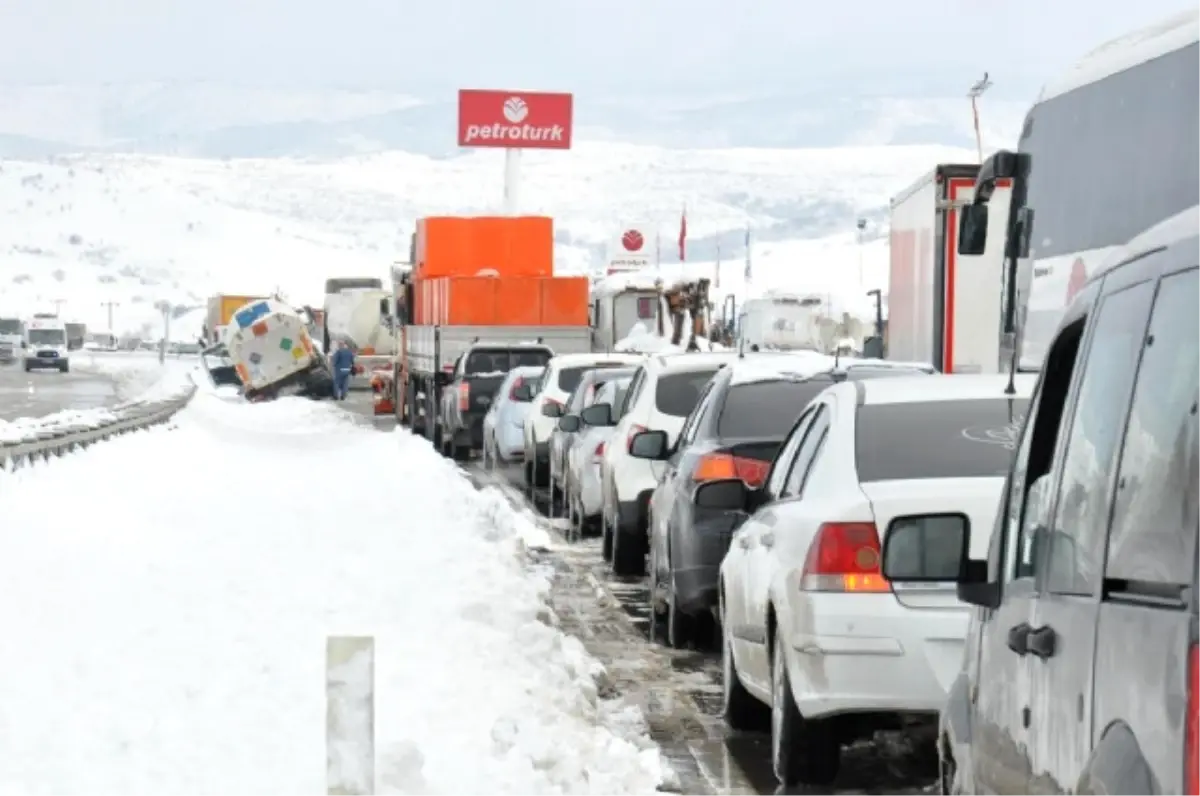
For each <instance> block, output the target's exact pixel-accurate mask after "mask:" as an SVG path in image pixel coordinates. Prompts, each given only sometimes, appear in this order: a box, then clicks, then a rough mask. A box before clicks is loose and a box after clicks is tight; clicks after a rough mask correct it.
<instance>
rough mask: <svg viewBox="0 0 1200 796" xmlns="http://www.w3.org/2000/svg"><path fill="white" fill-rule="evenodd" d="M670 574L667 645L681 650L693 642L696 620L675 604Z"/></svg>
mask: <svg viewBox="0 0 1200 796" xmlns="http://www.w3.org/2000/svg"><path fill="white" fill-rule="evenodd" d="M673 581H674V579H673V578H671V576H670V574H668V575H667V643H668V644H670V645H671V647H672V648H674V649H677V650H681V649H683V648H684V647H686V646H687V645H688V643H689V642H691V640H692V638H693V636H694V635H695V633H694V632H693V631H694V629H695V619H694V618H693V617H691V616H689V615H688V614H685V613H684V612H683V611H680V610H679V608H678V606H676V604H675V585H674V582H673Z"/></svg>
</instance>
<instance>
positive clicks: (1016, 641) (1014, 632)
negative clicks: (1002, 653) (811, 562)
mask: <svg viewBox="0 0 1200 796" xmlns="http://www.w3.org/2000/svg"><path fill="white" fill-rule="evenodd" d="M1032 629H1033V628H1031V627H1030V626H1029V623H1028V622H1022V623H1021V624H1019V625H1016V626H1014V627H1010V628H1009V629H1008V648H1009V649H1010V650H1012V651H1013V652H1015V653H1017V654H1018V655H1020V656H1021V657H1024V656H1026V655H1028V654H1029V632H1030V631H1031V630H1032Z"/></svg>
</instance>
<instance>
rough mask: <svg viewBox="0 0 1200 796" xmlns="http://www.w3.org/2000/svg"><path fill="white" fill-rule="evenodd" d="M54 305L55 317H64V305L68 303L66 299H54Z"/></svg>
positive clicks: (52, 302) (52, 301)
mask: <svg viewBox="0 0 1200 796" xmlns="http://www.w3.org/2000/svg"><path fill="white" fill-rule="evenodd" d="M50 303H51V304H53V305H54V316H55V317H56V318H57V317H58V316H60V315H62V305H64V304H66V303H67V300H66V299H52V300H51V301H50Z"/></svg>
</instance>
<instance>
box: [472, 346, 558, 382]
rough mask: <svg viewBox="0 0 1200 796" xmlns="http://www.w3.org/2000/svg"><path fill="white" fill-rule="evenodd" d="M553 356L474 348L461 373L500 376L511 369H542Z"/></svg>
mask: <svg viewBox="0 0 1200 796" xmlns="http://www.w3.org/2000/svg"><path fill="white" fill-rule="evenodd" d="M552 356H553V354H551V353H550V351H548V350H541V351H539V350H532V351H531V350H523V351H510V350H508V349H506V348H475V349H472V350H471V353H470V354H468V355H467V364H466V366H465V367H464V369H463V372H464V373H465V374H466V375H468V376H486V375H495V376H502V375H504V374H505V373H508V372H509V371H510V370H512V369H513V368H518V367H525V366H528V367H542V366H544V365H545V364H546V363H547V362H549V361H550V358H551V357H552Z"/></svg>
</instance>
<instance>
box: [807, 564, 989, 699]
mask: <svg viewBox="0 0 1200 796" xmlns="http://www.w3.org/2000/svg"><path fill="white" fill-rule="evenodd" d="M791 587H792V584H789V588H791ZM792 605H793V610H795V611H797V612H798V615H797V616H793V617H791V618H790V620H789V627H790V631H791V632H789V633H788V638H787V640H788V647H789V649H788V650H787V664H788V676H789V679H790V680H791V684H792V696H793V697H794V698H795V700H796V706H797V707H798V708H799V709H800V713H801V714H802V715H804V716H805V717H808V718H814V717H820V716H829V715H834V714H838V713H850V712H859V711H878V712H895V713H910V712H911V713H930V714H936V713H938V712H939V711H940V710H941V708H942V706H943V705H944V704H945V702H946V694H947V691H948V689H949V687H950V684H951V683H953V682H954V678H955V677H956V676H957V675H958V672H959V671H960V670H961V668H962V659H963V647H964V639H965V638H966V634H967V626H968V624H969V622H970V613H969V612H968V611H966V610H965V609H940V608H938V609H933V608H930V609H913V608H906V607H905V606H903V605H901V604H900V603H899V602H898V601H897V600H896V597H895V596H894V595H893V594H890V593H889V594H834V593H812V592H802V593H801V594H800V596H799V597H798V598H795V599H794V600H793V602H792Z"/></svg>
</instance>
